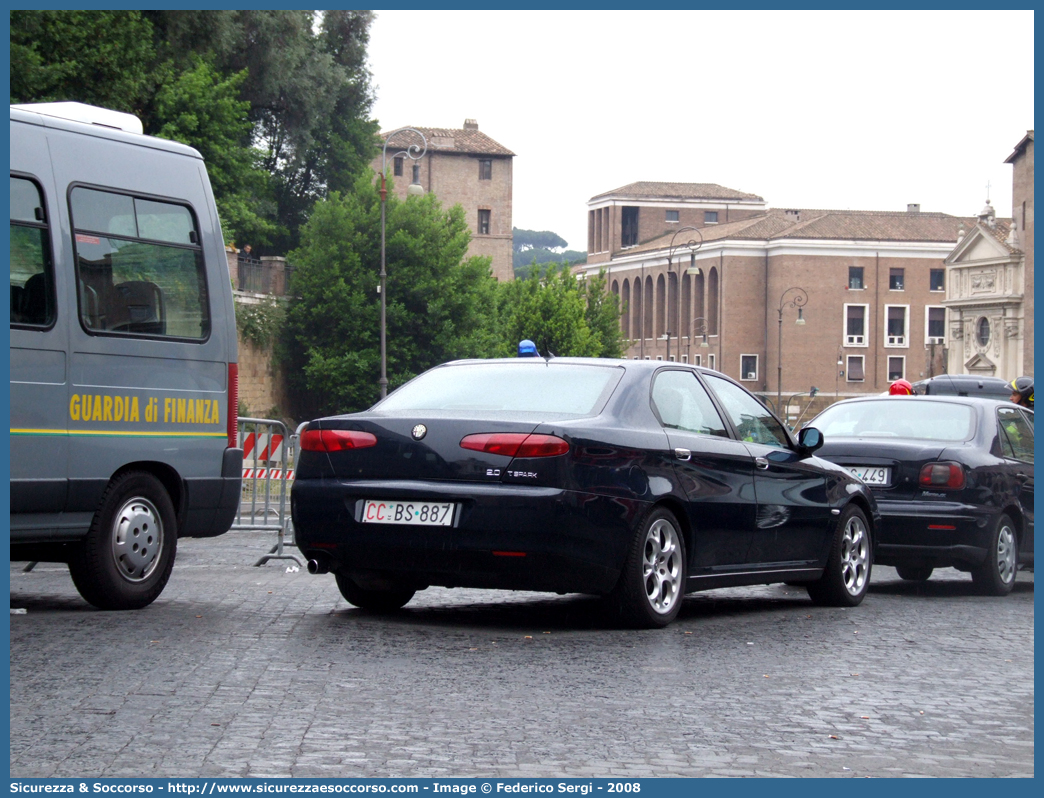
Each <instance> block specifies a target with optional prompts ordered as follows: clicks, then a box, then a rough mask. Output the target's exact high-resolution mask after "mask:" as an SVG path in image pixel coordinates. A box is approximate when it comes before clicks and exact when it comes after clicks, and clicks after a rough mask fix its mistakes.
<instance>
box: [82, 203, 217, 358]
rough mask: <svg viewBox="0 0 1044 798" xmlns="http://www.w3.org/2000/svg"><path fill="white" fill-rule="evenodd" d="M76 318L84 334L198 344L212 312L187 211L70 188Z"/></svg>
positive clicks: (207, 330)
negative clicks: (92, 333)
mask: <svg viewBox="0 0 1044 798" xmlns="http://www.w3.org/2000/svg"><path fill="white" fill-rule="evenodd" d="M70 199H71V204H72V217H73V225H74V227H75V230H76V235H75V245H76V268H77V278H78V284H79V292H78V293H79V306H80V319H81V321H82V323H83V326H84V327H85V328H86V329H87V330H88V331H89V332H100V333H129V334H137V335H147V336H159V337H170V338H189V339H203V338H206V337H207V336H208V335H209V334H210V310H209V302H208V298H207V283H206V275H205V271H204V265H203V252H202V249H201V248H200V246H199V243H198V242H199V234H198V232H197V230H196V225H195V219H194V217H193V215H192V212H191V210H190V209H189V208H187V207H185V206H184V205H179V204H177V203H173V202H161V201H158V200H155V199H152V198H149V199H145V198H142V197H133V196H130V195H127V194H120V193H117V192H113V191H101V190H98V189H91V188H82V187H77V188H74V189H73V190H72V192H71V195H70Z"/></svg>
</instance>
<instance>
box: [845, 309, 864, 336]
mask: <svg viewBox="0 0 1044 798" xmlns="http://www.w3.org/2000/svg"><path fill="white" fill-rule="evenodd" d="M869 315H870V306H869V305H845V346H866V345H867V343H866V339H867V335H866V319H867V316H869Z"/></svg>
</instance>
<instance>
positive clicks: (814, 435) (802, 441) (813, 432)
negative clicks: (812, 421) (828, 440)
mask: <svg viewBox="0 0 1044 798" xmlns="http://www.w3.org/2000/svg"><path fill="white" fill-rule="evenodd" d="M798 445H799V446H800V447H801V448H802V450H803V451H804V452H805V453H806V454H812V452H814V451H815V450H816V449H818V448H819V447H820V446H822V445H823V433H822V432H820V431H819V430H817V429H816V428H815V427H805V428H804V429H803V430H801V432H799V433H798Z"/></svg>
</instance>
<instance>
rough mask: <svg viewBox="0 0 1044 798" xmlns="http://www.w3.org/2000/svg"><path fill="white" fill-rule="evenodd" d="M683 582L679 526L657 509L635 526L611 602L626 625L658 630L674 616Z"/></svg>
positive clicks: (670, 516) (680, 599) (675, 521)
mask: <svg viewBox="0 0 1044 798" xmlns="http://www.w3.org/2000/svg"><path fill="white" fill-rule="evenodd" d="M685 579H686V568H685V541H684V540H683V539H682V534H681V524H679V523H678V519H677V518H675V517H674V513H672V512H671V511H670V510H668V509H666V508H664V507H657V508H655V509H653V510H652V512H650V513H649V515H647V516H646V518H645V520H644V521H643V522H642V524H641V525H640V526H639V527H638V532H637V533H636V534H635V536H634V540H633V541H632V543H631V549H630V551H629V552H628V555H627V561H626V562H625V563H624V567H623V571H622V572H621V574H620V580H619V581H618V582H617V583H616V587H615V588H614V589H613V593H612V596H611V600H612V602H613V604H615V606H616V610H617V614H618V615H619V617H620V619H621V620H622V621H623V622H624V623H625V624H627V625H628V626H634V627H638V628H641V629H657V628H662V627H664V626H667V625H668V624H669V623H670V622H671V621H673V620H674V619H675V618H676V617H677V616H678V611H679V610H680V609H681V604H682V598H683V596H684V595H685Z"/></svg>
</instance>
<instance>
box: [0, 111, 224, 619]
mask: <svg viewBox="0 0 1044 798" xmlns="http://www.w3.org/2000/svg"><path fill="white" fill-rule="evenodd" d="M10 248H11V437H10V441H11V559H12V560H13V561H21V560H29V561H37V560H40V561H50V562H65V563H68V565H69V571H70V573H71V575H72V578H73V582H74V583H75V584H76V588H77V589H78V590H79V591H80V595H82V596H83V597H84V598H85V599H86V600H87V601H89V602H90V603H91V604H93V605H95V606H96V607H100V608H102V609H113V610H120V609H137V608H140V607H144V606H146V605H148V604H149V603H151V602H152V601H153V600H154V599H155V598H156V597H157V596H158V595H159V594H160V592H161V591H162V590H163V588H164V586H165V585H166V583H167V579H168V578H169V577H170V572H171V568H172V567H173V565H174V555H175V550H176V548H177V539H178V538H179V537H182V536H186V537H207V536H212V535H220V534H222V533H224V532H226V531H227V530H228V528H229V526H230V525H231V524H232V519H233V517H234V515H235V512H236V507H237V505H238V502H239V496H240V487H241V481H242V461H243V452H242V450H241V449H239V448H238V442H237V436H236V432H237V430H236V425H237V405H238V374H237V348H236V347H237V344H236V324H235V307H234V304H233V298H232V285H231V282H230V279H229V274H228V266H227V262H226V259H225V248H224V241H223V239H222V235H221V228H220V225H219V222H218V215H217V209H216V208H215V205H214V197H213V194H212V192H211V188H210V181H209V179H208V178H207V172H206V168H205V167H204V165H203V159H202V158H201V157H200V155H199V153H198V152H196V151H195V150H194V149H192V148H191V147H186V146H184V145H182V144H177V143H174V142H170V141H164V140H162V139H157V138H152V137H150V136H144V135H142V126H141V122H140V121H139V120H138V119H137V118H136V117H134V116H131V115H129V114H122V113H118V112H114V111H109V110H106V109H103V108H95V107H92V106H86V105H81V104H79V103H47V104H41V105H17V106H16V105H12V106H11V247H10Z"/></svg>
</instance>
